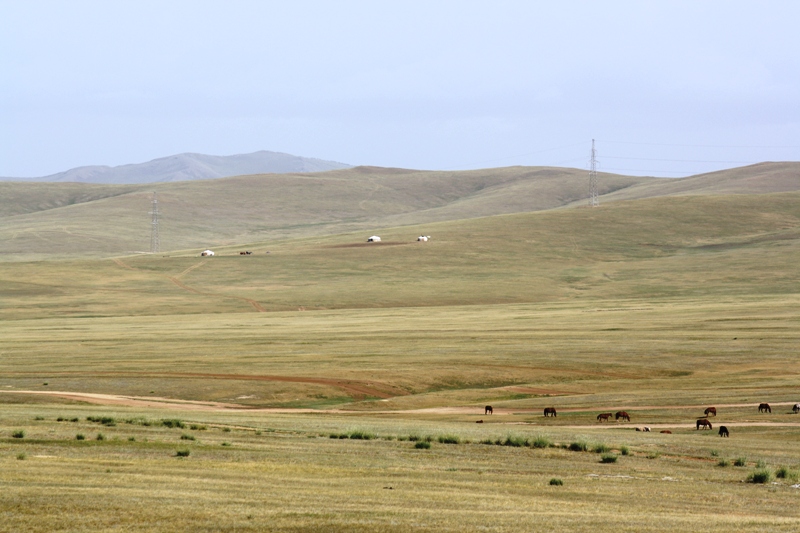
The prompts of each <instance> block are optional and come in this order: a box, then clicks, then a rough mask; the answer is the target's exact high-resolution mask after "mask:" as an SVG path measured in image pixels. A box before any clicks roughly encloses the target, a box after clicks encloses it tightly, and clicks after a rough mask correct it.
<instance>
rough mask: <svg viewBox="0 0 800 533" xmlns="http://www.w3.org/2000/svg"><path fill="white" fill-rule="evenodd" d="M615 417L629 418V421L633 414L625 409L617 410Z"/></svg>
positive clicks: (617, 418)
mask: <svg viewBox="0 0 800 533" xmlns="http://www.w3.org/2000/svg"><path fill="white" fill-rule="evenodd" d="M614 418H615V419H616V420H619V419H620V418H621V419H623V420H627V421H628V422H630V421H631V416H630V415H629V414H628V413H627V412H625V411H617V412H616V414H615V415H614Z"/></svg>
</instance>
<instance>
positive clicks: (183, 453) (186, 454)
mask: <svg viewBox="0 0 800 533" xmlns="http://www.w3.org/2000/svg"><path fill="white" fill-rule="evenodd" d="M190 453H192V451H191V450H178V451H176V452H175V456H176V457H189V454H190Z"/></svg>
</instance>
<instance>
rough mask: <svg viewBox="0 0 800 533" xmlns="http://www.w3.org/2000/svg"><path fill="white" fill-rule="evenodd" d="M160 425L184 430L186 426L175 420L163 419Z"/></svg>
mask: <svg viewBox="0 0 800 533" xmlns="http://www.w3.org/2000/svg"><path fill="white" fill-rule="evenodd" d="M161 425H162V426H164V427H168V428H180V429H186V424H184V423H183V422H182V421H180V420H178V419H177V418H163V419H161Z"/></svg>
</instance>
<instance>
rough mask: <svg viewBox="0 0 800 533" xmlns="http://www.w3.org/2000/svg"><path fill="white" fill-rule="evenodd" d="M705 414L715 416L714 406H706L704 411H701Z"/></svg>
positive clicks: (715, 409)
mask: <svg viewBox="0 0 800 533" xmlns="http://www.w3.org/2000/svg"><path fill="white" fill-rule="evenodd" d="M703 413H705V415H706V416H708V415H714V416H717V408H716V407H707V408H706V410H705V411H703Z"/></svg>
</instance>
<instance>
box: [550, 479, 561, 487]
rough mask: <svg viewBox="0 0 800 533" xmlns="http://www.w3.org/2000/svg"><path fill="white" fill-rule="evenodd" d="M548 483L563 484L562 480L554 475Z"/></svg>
mask: <svg viewBox="0 0 800 533" xmlns="http://www.w3.org/2000/svg"><path fill="white" fill-rule="evenodd" d="M550 484H551V485H557V486H561V485H563V484H564V482H563V481H561V480H560V479H558V478H557V477H554V478H553V479H551V480H550Z"/></svg>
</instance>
